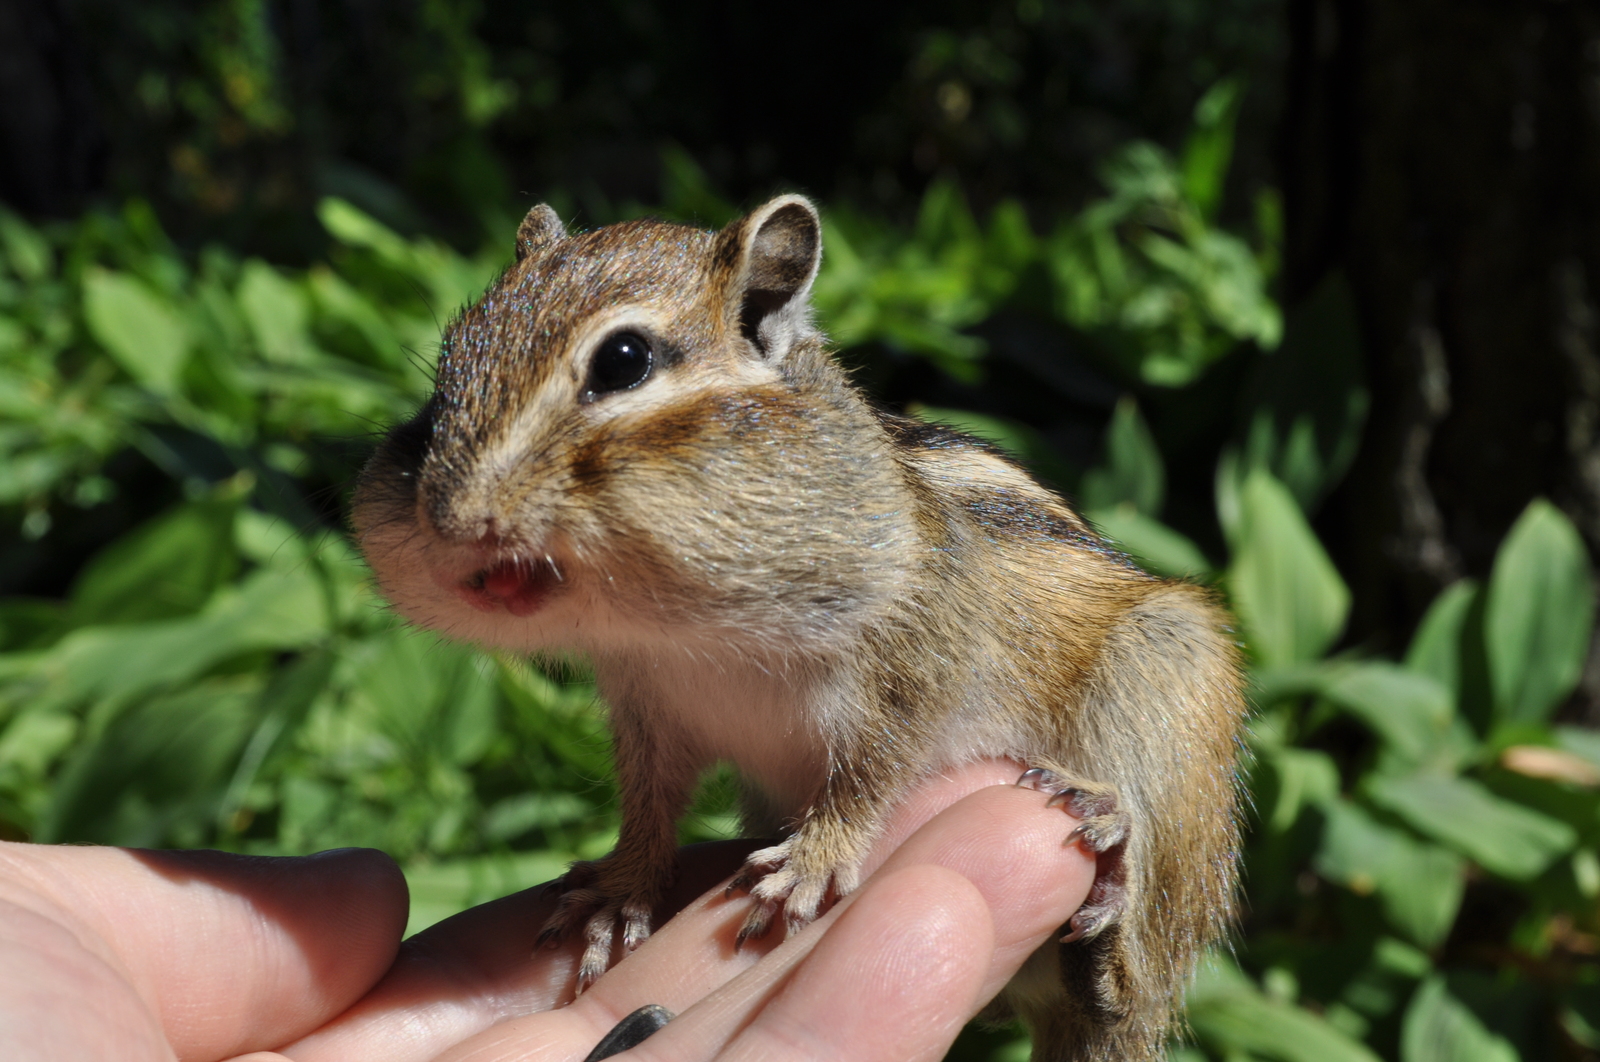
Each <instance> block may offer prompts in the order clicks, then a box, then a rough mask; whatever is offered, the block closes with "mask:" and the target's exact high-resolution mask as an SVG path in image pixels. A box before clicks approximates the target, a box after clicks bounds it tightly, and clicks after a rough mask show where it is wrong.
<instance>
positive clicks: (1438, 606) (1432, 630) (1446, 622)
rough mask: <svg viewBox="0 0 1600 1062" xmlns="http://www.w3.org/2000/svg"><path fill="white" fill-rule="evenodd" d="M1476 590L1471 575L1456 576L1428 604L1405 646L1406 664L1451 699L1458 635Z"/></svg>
mask: <svg viewBox="0 0 1600 1062" xmlns="http://www.w3.org/2000/svg"><path fill="white" fill-rule="evenodd" d="M1480 590H1481V587H1480V586H1479V585H1478V583H1477V581H1476V580H1473V579H1460V580H1457V581H1456V582H1454V583H1452V584H1450V585H1449V586H1448V587H1446V588H1445V589H1444V590H1442V591H1441V592H1440V593H1439V596H1438V597H1436V598H1434V599H1433V604H1431V605H1429V606H1428V612H1427V614H1426V615H1425V616H1423V617H1422V622H1421V623H1420V624H1418V625H1417V633H1416V634H1415V635H1413V636H1412V638H1411V647H1410V648H1409V649H1407V650H1406V667H1407V668H1409V669H1410V670H1412V671H1415V672H1417V673H1418V674H1422V675H1427V676H1429V677H1430V678H1432V679H1433V680H1434V681H1435V682H1437V683H1439V684H1440V685H1441V686H1443V687H1444V688H1445V690H1446V691H1447V692H1448V693H1449V696H1450V699H1451V701H1458V700H1459V699H1460V693H1461V675H1462V660H1461V652H1462V639H1463V636H1464V634H1465V628H1466V623H1467V617H1468V615H1469V614H1470V613H1471V611H1472V605H1473V601H1474V599H1475V598H1476V597H1477V595H1478V593H1479V591H1480Z"/></svg>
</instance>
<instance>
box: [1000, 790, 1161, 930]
mask: <svg viewBox="0 0 1600 1062" xmlns="http://www.w3.org/2000/svg"><path fill="white" fill-rule="evenodd" d="M1017 785H1019V786H1021V787H1022V788H1024V789H1036V790H1038V791H1039V792H1041V793H1048V794H1049V795H1050V799H1049V801H1047V802H1046V803H1047V806H1049V807H1060V808H1064V809H1066V811H1067V813H1068V814H1069V815H1071V816H1072V817H1073V818H1075V819H1077V820H1078V825H1077V828H1075V829H1074V830H1073V831H1072V832H1071V833H1070V834H1068V835H1067V843H1069V844H1070V843H1072V842H1073V841H1081V842H1082V843H1083V846H1084V847H1085V848H1087V849H1088V850H1089V851H1091V852H1093V853H1094V854H1095V857H1096V861H1097V867H1096V870H1095V877H1094V884H1093V885H1092V886H1090V888H1089V896H1088V898H1087V899H1085V900H1084V901H1083V906H1082V907H1079V908H1078V911H1077V913H1076V914H1074V915H1073V916H1072V918H1071V919H1070V920H1069V921H1068V922H1067V924H1068V925H1069V926H1071V927H1072V928H1071V932H1069V933H1068V934H1067V935H1066V936H1064V937H1062V938H1061V943H1063V944H1070V943H1072V942H1073V941H1075V940H1093V939H1094V938H1095V937H1097V936H1099V934H1100V932H1101V931H1102V930H1104V929H1105V928H1106V927H1107V926H1109V925H1111V924H1112V923H1113V922H1116V921H1117V920H1118V919H1119V918H1121V917H1122V912H1123V910H1124V909H1125V908H1126V906H1127V886H1126V877H1125V875H1124V873H1123V866H1122V856H1123V851H1124V849H1125V847H1126V845H1127V841H1128V833H1129V831H1130V830H1131V829H1132V826H1133V820H1132V818H1131V816H1129V814H1128V813H1127V812H1126V811H1123V810H1122V809H1121V808H1120V807H1119V806H1118V802H1117V792H1116V790H1115V789H1113V788H1111V787H1110V786H1108V785H1102V784H1100V783H1099V782H1086V781H1080V780H1078V779H1067V778H1064V777H1062V776H1061V775H1058V774H1056V773H1055V772H1054V771H1051V770H1047V769H1045V768H1043V767H1033V768H1030V769H1028V770H1026V771H1024V772H1022V777H1021V778H1018V779H1017Z"/></svg>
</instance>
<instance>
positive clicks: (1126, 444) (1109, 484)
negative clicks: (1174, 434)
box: [1079, 395, 1166, 517]
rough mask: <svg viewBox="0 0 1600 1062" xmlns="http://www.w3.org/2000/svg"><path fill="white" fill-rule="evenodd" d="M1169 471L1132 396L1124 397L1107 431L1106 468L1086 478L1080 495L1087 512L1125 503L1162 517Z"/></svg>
mask: <svg viewBox="0 0 1600 1062" xmlns="http://www.w3.org/2000/svg"><path fill="white" fill-rule="evenodd" d="M1165 494H1166V469H1165V468H1164V467H1163V465H1162V462H1161V450H1160V449H1159V448H1158V447H1157V446H1156V440H1155V437H1154V436H1153V435H1151V434H1150V428H1149V426H1148V425H1146V424H1145V422H1144V418H1143V417H1141V416H1140V415H1139V406H1138V404H1137V403H1135V402H1134V400H1133V396H1132V395H1124V396H1122V398H1121V399H1120V400H1118V402H1117V408H1116V410H1115V411H1114V412H1113V413H1112V414H1111V423H1110V425H1109V426H1108V427H1107V428H1106V459H1105V465H1104V466H1103V467H1101V468H1097V469H1094V470H1092V471H1090V472H1088V473H1087V474H1085V475H1084V477H1083V485H1082V487H1081V488H1080V489H1079V495H1080V498H1081V500H1082V502H1083V506H1084V508H1086V509H1096V510H1105V509H1111V508H1114V507H1116V506H1118V505H1122V504H1124V503H1126V504H1128V505H1131V506H1132V507H1133V508H1134V509H1135V510H1137V511H1138V512H1139V513H1142V514H1143V515H1145V516H1149V517H1157V516H1160V515H1161V503H1162V500H1163V498H1164V496H1165Z"/></svg>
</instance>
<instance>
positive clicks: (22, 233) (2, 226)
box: [0, 209, 55, 283]
mask: <svg viewBox="0 0 1600 1062" xmlns="http://www.w3.org/2000/svg"><path fill="white" fill-rule="evenodd" d="M0 250H3V251H4V252H5V257H6V262H7V264H9V265H10V266H11V271H12V272H13V273H15V274H16V275H17V276H19V277H21V278H22V279H23V280H26V281H30V282H33V283H38V282H39V281H42V280H44V279H45V278H46V277H48V276H49V275H50V271H51V269H53V268H54V267H55V262H54V256H53V255H52V254H51V253H50V243H49V241H47V240H46V239H45V238H44V236H42V235H41V234H40V233H39V230H38V229H36V228H34V227H33V226H32V225H29V224H28V223H27V222H26V221H23V220H22V219H21V218H19V217H17V216H16V215H15V214H13V213H11V212H10V211H9V210H4V209H0Z"/></svg>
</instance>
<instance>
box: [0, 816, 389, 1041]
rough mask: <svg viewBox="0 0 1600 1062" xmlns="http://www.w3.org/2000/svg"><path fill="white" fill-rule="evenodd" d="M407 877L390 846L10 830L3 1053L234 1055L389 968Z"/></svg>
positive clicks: (4, 854) (339, 1006)
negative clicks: (69, 839) (211, 848)
mask: <svg viewBox="0 0 1600 1062" xmlns="http://www.w3.org/2000/svg"><path fill="white" fill-rule="evenodd" d="M405 922H406V887H405V879H404V878H402V877H401V875H400V871H399V868H398V867H396V866H395V865H394V862H393V861H392V860H390V859H389V858H388V857H387V856H384V855H383V854H382V853H381V852H374V851H371V850H365V849H343V850H340V851H334V852H323V853H321V854H319V855H314V856H305V857H303V858H294V859H267V858H256V857H250V856H238V855H230V854H227V853H223V852H152V851H138V850H129V849H119V848H90V847H78V846H64V845H32V844H12V843H0V1055H3V1056H4V1057H5V1058H6V1059H8V1060H12V1062H61V1060H68V1059H70V1060H74V1062H76V1060H84V1062H89V1060H94V1059H107V1060H110V1059H115V1060H117V1062H145V1060H152V1062H153V1060H157V1059H160V1060H170V1059H173V1058H181V1059H186V1060H187V1059H219V1058H228V1057H230V1056H234V1055H238V1054H239V1053H240V1052H242V1051H248V1050H251V1049H252V1048H259V1047H272V1046H276V1045H278V1044H281V1043H284V1042H286V1041H288V1040H292V1039H294V1038H296V1037H298V1036H301V1035H304V1034H305V1033H308V1032H310V1031H312V1030H313V1029H316V1028H317V1027H318V1026H320V1025H323V1024H324V1023H326V1022H328V1021H329V1020H331V1019H332V1018H334V1017H335V1016H336V1015H338V1014H340V1013H342V1012H343V1011H345V1010H346V1009H348V1008H349V1007H350V1005H351V1004H353V1003H354V1002H356V1000H358V999H360V998H361V996H362V995H363V994H364V993H365V992H366V991H367V990H368V989H369V988H370V987H371V986H372V984H373V983H374V982H375V981H377V980H378V978H380V977H382V976H383V973H384V971H385V970H387V969H388V968H389V967H390V965H391V963H392V962H393V960H394V956H395V952H396V950H397V949H398V946H399V940H400V934H401V932H402V931H403V930H404V929H405Z"/></svg>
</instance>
